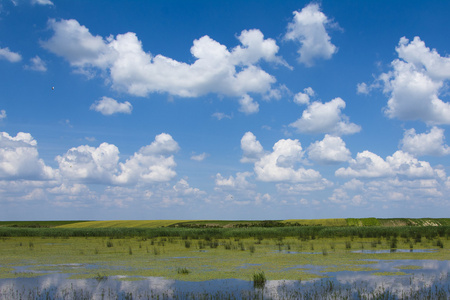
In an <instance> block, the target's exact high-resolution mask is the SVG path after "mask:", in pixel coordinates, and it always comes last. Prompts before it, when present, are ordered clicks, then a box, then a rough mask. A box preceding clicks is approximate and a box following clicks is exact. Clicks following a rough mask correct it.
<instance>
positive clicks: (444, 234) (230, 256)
mask: <svg viewBox="0 0 450 300" xmlns="http://www.w3.org/2000/svg"><path fill="white" fill-rule="evenodd" d="M337 220H345V219H334V220H332V221H330V223H331V222H332V223H334V224H336V222H342V221H337ZM348 220H349V219H347V220H345V221H346V222H348ZM355 220H361V219H355ZM288 221H289V222H284V223H283V224H291V223H292V222H293V223H294V224H295V223H298V220H288ZM135 222H138V221H135ZM142 222H144V221H142ZM145 222H148V221H145ZM155 222H156V221H155ZM170 222H178V221H167V222H166V223H164V224H165V225H163V226H166V227H151V226H150V225H151V224H150V223H147V225H145V226H146V227H140V226H133V224H130V226H129V227H114V226H104V227H102V228H91V227H89V226H88V227H85V228H65V227H67V226H71V225H72V226H73V225H77V223H73V224H65V225H63V228H61V227H52V228H46V227H38V228H26V227H0V255H1V257H2V259H1V262H0V293H3V295H5V290H4V286H2V282H3V281H2V280H13V281H14V280H24V279H23V278H30V277H34V278H37V279H35V280H38V279H39V278H41V277H45V276H55V274H60V275H61V274H62V275H64V276H66V277H64V278H65V279H64V280H65V281H64V282H66V281H67V280H69V281H70V280H75V281H76V282H78V281H79V280H87V281H88V282H91V281H93V282H97V284H98V282H111V281H114V282H116V281H132V282H133V284H134V283H135V282H139V281H146V280H149V278H163V279H164V280H172V281H174V282H186V283H194V282H196V284H200V285H201V284H202V282H211V280H242V281H243V282H249V283H251V287H252V288H253V289H254V290H253V292H251V293H250V294H248V297H249V299H253V298H252V297H253V296H255V295H256V296H255V297H257V295H258V293H262V294H261V295H267V291H266V290H267V288H268V287H270V286H271V285H273V284H275V282H279V281H283V280H284V281H293V282H296V284H297V283H298V284H306V283H308V285H312V284H315V283H316V282H320V284H321V285H324V286H325V287H324V288H323V289H322V290H323V291H328V292H330V293H331V294H329V295H333V294H332V292H336V293H338V294H335V295H337V296H336V297H340V296H342V295H344V294H345V293H350V294H351V295H353V294H352V293H353V292H354V291H355V289H356V290H357V287H352V286H351V285H350V287H349V285H347V284H344V285H342V282H340V281H336V278H337V275H336V274H339V273H340V272H344V273H346V274H356V273H358V274H360V273H361V274H365V275H367V276H369V277H370V278H369V277H368V280H374V279H373V278H389V279H388V280H392V278H403V277H408V276H412V275H414V276H419V277H420V275H419V274H421V272H428V273H430V272H431V273H432V272H433V271H430V270H428V269H427V268H428V267H426V266H425V267H424V265H421V264H420V263H417V262H420V261H424V262H425V261H426V262H444V263H447V262H448V258H449V257H450V238H449V236H450V227H449V226H446V225H440V226H423V225H422V226H397V227H387V226H375V225H373V226H372V225H367V223H368V222H369V221H367V220H366V221H364V222H362V225H361V224H360V223H359V221H358V222H356V221H355V222H356V223H357V224H356V225H354V226H353V225H350V226H349V225H348V224H347V225H346V226H323V225H318V224H319V223H317V224H310V226H306V225H297V226H284V225H283V226H276V227H268V226H262V227H254V226H247V227H240V226H242V224H243V223H236V224H234V225H233V226H227V225H229V224H230V223H226V222H228V221H224V222H225V223H224V224H222V225H221V227H217V226H207V227H204V228H203V227H202V226H198V227H192V224H191V225H188V226H179V224H180V223H179V222H178V223H170ZM205 222H209V223H204V224H212V223H210V222H211V221H205ZM242 222H244V221H242ZM255 222H256V221H255ZM259 222H262V224H263V225H267V222H268V221H259ZM276 222H277V223H275V225H278V223H281V222H278V221H276ZM352 222H353V221H352ZM370 222H374V221H370ZM83 223H87V224H88V223H90V222H83ZM83 223H81V224H83ZM323 223H324V221H323V220H322V221H320V224H323ZM160 224H162V223H160ZM176 224H178V226H174V227H172V226H173V225H176ZM237 224H241V225H239V226H237ZM253 224H255V223H253ZM299 224H300V223H299ZM365 224H366V225H365ZM88 225H89V224H88ZM197 225H202V224H196V226H197ZM235 225H236V226H235ZM169 226H170V227H169ZM382 262H396V264H395V265H387V264H383V263H382ZM449 269H450V266H449V265H447V266H446V267H445V268H444V269H443V270H444V271H445V272H448V270H449ZM446 270H447V271H446ZM444 271H443V272H444ZM349 272H350V273H349ZM428 273H427V274H428ZM434 275H435V276H436V277H439V280H440V281H439V280H438V281H439V282H440V283H439V285H438V286H437V287H435V289H434V290H433V293H440V294H442V295H445V297H447V296H450V278H448V275H447V273H445V274H441V273H436V274H434ZM434 275H433V276H434ZM444 275H446V276H447V277H445V276H444ZM427 276H429V274H428V275H427ZM359 277H361V276H359ZM30 280H31V279H30ZM327 280H328V281H327ZM402 280H403V279H402ZM425 281H427V282H428V281H429V280H428V279H427V280H425ZM425 281H424V282H425ZM214 282H216V281H214ZM327 282H328V283H327ZM411 282H412V281H411ZM310 283H311V284H310ZM402 284H406V285H408V282H407V281H406V283H402ZM411 284H412V283H411ZM360 286H364V282H361V283H360ZM417 286H418V285H417V284H414V285H413V286H411V289H410V290H408V291H409V293H425V292H427V291H428V292H430V291H429V288H430V286H431V285H426V284H424V285H419V286H421V288H420V289H417V288H416V287H417ZM412 287H414V288H412ZM8 288H9V292H12V291H15V292H17V293H20V291H19V290H18V289H17V288H12V287H11V285H8ZM316 288H317V287H316ZM349 288H350V290H349ZM294 290H295V289H294ZM302 290H304V291H306V290H308V289H304V288H302ZM319 290H320V289H319ZM219 291H222V290H221V289H219ZM337 291H339V292H337ZM361 291H363V290H361ZM57 292H59V291H57ZM72 292H73V293H75V292H76V293H78V294H80V291H78V290H76V289H75V290H72ZM85 292H86V293H88V292H87V291H85ZM109 292H110V293H114V291H109ZM172 292H173V288H171V287H170V288H167V299H169V298H172V297H171V296H169V294H170V293H172ZM183 292H184V291H183V290H180V291H179V293H181V294H182V293H183ZM279 292H280V291H279V290H277V293H279ZM366 292H367V290H366ZM385 292H390V291H383V292H382V291H381V290H379V289H378V287H377V288H374V289H372V290H371V291H369V293H372V296H373V295H378V294H379V293H385ZM134 293H135V294H134V295H137V294H136V293H138V292H136V291H135V292H134ZM142 293H144V294H142ZM145 293H150V292H149V291H139V295H147V296H148V297H144V298H150V299H151V297H150V296H151V293H150V294H145ZM208 293H209V294H208V295H211V293H212V292H211V293H210V292H208ZM286 293H287V294H286V295H291V294H289V293H290V292H288V291H286ZM88 294H89V293H88ZM163 294H164V292H163ZM181 294H180V295H181ZM219 294H220V293H219ZM219 294H217V295H219ZM244 294H245V293H244ZM1 295H2V294H0V298H1ZM124 295H125V294H123V295H122V296H123V299H126V297H125V296H124ZM154 295H156V294H154ZM171 295H172V296H173V294H171ZM220 295H226V293H224V294H220ZM228 295H229V294H228ZM237 295H238V296H237V298H236V299H246V298H245V295H244V296H243V294H242V293H238V294H237ZM292 295H294V294H292ZM295 295H296V296H292V297H293V298H291V299H294V298H295V299H296V297H298V295H299V294H295ZM305 295H306V294H305ZM382 295H384V294H382ZM411 295H412V294H411ZM88 296H89V297H90V296H92V295H88ZM116 296H117V295H116ZM122 296H117V297H115V298H120V299H121V297H122ZM197 296H198V295H197ZM89 297H88V299H89ZM155 297H156V296H155ZM217 297H219V296H217ZM352 297H353V296H352ZM287 298H288V297H287ZM319 298H320V297H319ZM25 299H26V298H25ZM30 299H31V298H30ZM180 299H184V298H183V297H181V298H180ZM193 299H199V298H195V297H194V298H193ZM200 299H203V298H200ZM204 299H228V298H226V297H225V298H213V297H210V298H204ZM231 299H233V298H232V297H231ZM283 299H284V298H283ZM288 299H289V298H288ZM386 299H390V298H389V297H387V298H386ZM443 299H447V298H443Z"/></svg>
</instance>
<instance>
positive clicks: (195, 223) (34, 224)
mask: <svg viewBox="0 0 450 300" xmlns="http://www.w3.org/2000/svg"><path fill="white" fill-rule="evenodd" d="M290 226H324V227H369V226H382V227H399V226H413V227H415V226H420V227H422V226H425V227H427V226H450V218H420V219H419V218H415V219H414V218H391V219H382V218H347V219H288V220H143V221H137V220H128V221H127V220H125V221H123V220H115V221H114V220H111V221H0V227H19V228H54V227H56V228H158V227H181V228H243V227H290Z"/></svg>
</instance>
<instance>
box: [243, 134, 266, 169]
mask: <svg viewBox="0 0 450 300" xmlns="http://www.w3.org/2000/svg"><path fill="white" fill-rule="evenodd" d="M241 149H242V151H243V152H244V153H243V155H242V158H241V162H242V163H254V162H256V161H258V160H259V158H260V157H261V156H262V155H263V154H264V149H263V147H262V146H261V143H260V142H259V141H258V140H257V139H256V136H255V135H254V134H253V133H252V132H250V131H248V132H246V133H245V134H244V135H243V136H242V139H241Z"/></svg>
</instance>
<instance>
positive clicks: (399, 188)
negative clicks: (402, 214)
mask: <svg viewBox="0 0 450 300" xmlns="http://www.w3.org/2000/svg"><path fill="white" fill-rule="evenodd" d="M444 191H445V184H443V182H442V181H441V180H440V179H406V180H400V179H399V178H397V177H396V178H381V179H378V180H370V181H367V182H362V181H360V180H357V179H352V180H351V181H349V182H346V183H345V184H343V185H341V186H340V187H338V188H336V189H335V190H334V191H333V194H332V195H331V196H330V197H329V198H328V199H329V200H330V202H332V203H336V204H340V205H343V206H344V207H345V206H346V205H352V206H360V205H366V206H368V207H372V208H375V207H380V206H381V205H382V206H383V208H385V209H389V208H391V207H392V206H396V205H397V203H401V202H404V204H403V205H404V206H405V207H416V209H419V208H420V207H421V206H423V205H427V206H429V205H430V204H432V203H433V204H435V205H439V206H440V207H442V206H448V203H445V201H441V200H440V199H442V195H443V192H444Z"/></svg>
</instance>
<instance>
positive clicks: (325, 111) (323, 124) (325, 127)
mask: <svg viewBox="0 0 450 300" xmlns="http://www.w3.org/2000/svg"><path fill="white" fill-rule="evenodd" d="M344 108H345V102H344V100H342V99H341V98H339V97H338V98H335V99H333V100H331V101H330V102H326V103H321V102H319V101H316V102H313V103H311V104H310V105H309V106H308V107H307V108H306V109H305V110H304V111H303V113H302V117H301V118H300V119H298V120H297V121H295V122H293V123H291V124H289V126H291V127H294V128H296V129H297V131H298V132H301V133H312V134H317V133H331V134H334V135H345V134H353V133H356V132H359V131H360V130H361V127H360V126H359V125H356V124H354V123H350V121H349V120H348V117H347V116H346V115H344V114H342V113H341V110H342V109H344Z"/></svg>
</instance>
